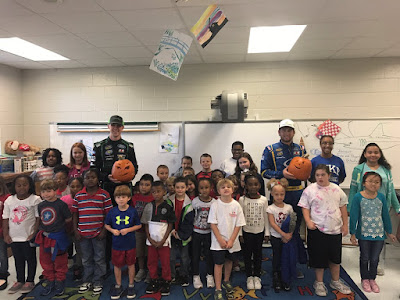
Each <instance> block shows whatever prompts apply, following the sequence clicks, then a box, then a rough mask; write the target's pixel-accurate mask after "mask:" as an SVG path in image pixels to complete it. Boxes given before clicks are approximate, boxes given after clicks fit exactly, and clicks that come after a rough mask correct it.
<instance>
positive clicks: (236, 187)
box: [226, 175, 241, 201]
mask: <svg viewBox="0 0 400 300" xmlns="http://www.w3.org/2000/svg"><path fill="white" fill-rule="evenodd" d="M226 178H227V179H229V180H230V181H232V182H233V194H232V198H233V199H235V200H236V201H239V198H240V196H241V195H240V193H239V181H238V179H237V177H236V176H235V175H229V176H228V177H226Z"/></svg>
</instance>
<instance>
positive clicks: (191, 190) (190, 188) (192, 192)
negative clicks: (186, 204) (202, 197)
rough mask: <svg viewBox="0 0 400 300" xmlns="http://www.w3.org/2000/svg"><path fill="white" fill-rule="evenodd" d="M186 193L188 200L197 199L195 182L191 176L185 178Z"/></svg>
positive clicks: (194, 178)
mask: <svg viewBox="0 0 400 300" xmlns="http://www.w3.org/2000/svg"><path fill="white" fill-rule="evenodd" d="M185 181H186V186H187V192H186V194H187V195H188V196H189V198H190V200H193V199H194V198H195V197H197V195H198V193H197V180H196V177H195V176H193V175H188V176H186V177H185Z"/></svg>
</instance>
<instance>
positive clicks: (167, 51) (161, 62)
mask: <svg viewBox="0 0 400 300" xmlns="http://www.w3.org/2000/svg"><path fill="white" fill-rule="evenodd" d="M191 44H192V38H191V37H190V36H188V35H186V34H184V33H180V32H178V31H176V30H172V29H168V30H166V31H165V32H164V35H163V36H162V38H161V41H160V45H159V46H158V49H157V52H156V53H155V54H154V57H153V60H152V61H151V64H150V70H153V71H155V72H157V73H160V74H161V75H164V76H165V77H168V78H170V79H172V80H177V79H178V74H179V70H180V68H181V66H182V63H183V60H184V58H185V56H186V54H187V53H188V51H189V48H190V45H191Z"/></svg>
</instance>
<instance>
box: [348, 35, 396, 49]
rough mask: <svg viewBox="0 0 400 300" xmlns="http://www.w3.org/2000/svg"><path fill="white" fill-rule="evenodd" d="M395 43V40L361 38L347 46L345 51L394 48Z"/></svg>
mask: <svg viewBox="0 0 400 300" xmlns="http://www.w3.org/2000/svg"><path fill="white" fill-rule="evenodd" d="M395 43H396V41H395V40H387V39H381V38H370V37H360V38H356V39H354V40H353V41H352V42H351V43H349V44H348V45H346V47H345V49H378V48H381V49H386V48H389V47H391V46H393V45H394V44H395Z"/></svg>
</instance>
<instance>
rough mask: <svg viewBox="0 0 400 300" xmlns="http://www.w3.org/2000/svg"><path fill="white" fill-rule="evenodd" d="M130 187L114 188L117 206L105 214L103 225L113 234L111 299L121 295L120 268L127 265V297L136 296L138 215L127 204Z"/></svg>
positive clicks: (139, 225)
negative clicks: (113, 277)
mask: <svg viewBox="0 0 400 300" xmlns="http://www.w3.org/2000/svg"><path fill="white" fill-rule="evenodd" d="M131 198H132V194H131V189H130V188H129V187H128V186H126V185H120V186H117V187H116V188H115V191H114V199H115V202H116V203H117V205H118V206H117V207H114V208H113V209H111V210H110V212H109V213H108V214H107V216H106V220H105V222H104V223H105V225H104V227H105V228H106V229H107V230H108V231H109V232H111V233H112V234H113V237H112V255H111V261H112V264H113V265H114V275H115V285H114V287H112V288H111V292H110V296H111V299H119V298H120V297H121V295H122V292H123V289H122V285H121V284H122V283H121V273H122V272H121V268H122V267H123V266H125V265H127V266H128V273H129V286H128V291H127V296H126V297H127V298H128V299H133V298H135V297H136V293H135V290H134V289H133V287H134V278H135V263H136V240H135V233H134V232H135V231H136V230H138V229H140V228H141V227H142V225H141V224H140V219H139V215H138V213H137V211H136V209H134V208H133V207H132V206H130V205H129V204H128V201H129V200H131Z"/></svg>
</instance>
